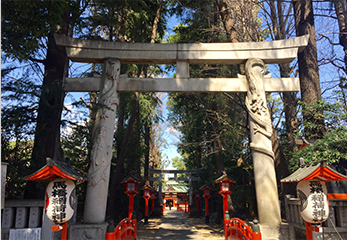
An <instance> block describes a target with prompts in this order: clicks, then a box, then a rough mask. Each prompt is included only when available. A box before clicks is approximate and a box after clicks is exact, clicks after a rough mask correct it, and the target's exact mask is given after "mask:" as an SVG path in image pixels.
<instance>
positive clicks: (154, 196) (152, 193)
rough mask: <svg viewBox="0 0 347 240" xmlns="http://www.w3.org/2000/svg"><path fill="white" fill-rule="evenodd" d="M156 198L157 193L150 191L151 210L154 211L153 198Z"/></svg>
mask: <svg viewBox="0 0 347 240" xmlns="http://www.w3.org/2000/svg"><path fill="white" fill-rule="evenodd" d="M156 198H157V193H156V192H155V191H154V190H153V191H152V192H151V199H152V212H154V199H156Z"/></svg>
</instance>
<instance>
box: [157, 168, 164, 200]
mask: <svg viewBox="0 0 347 240" xmlns="http://www.w3.org/2000/svg"><path fill="white" fill-rule="evenodd" d="M158 190H159V191H158V192H159V204H160V205H161V204H163V197H162V195H161V193H162V191H163V175H162V174H161V173H160V174H159V189H158Z"/></svg>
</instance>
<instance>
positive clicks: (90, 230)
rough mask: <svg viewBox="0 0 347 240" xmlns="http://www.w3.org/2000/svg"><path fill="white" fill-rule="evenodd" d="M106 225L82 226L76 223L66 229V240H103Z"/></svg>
mask: <svg viewBox="0 0 347 240" xmlns="http://www.w3.org/2000/svg"><path fill="white" fill-rule="evenodd" d="M107 226H108V223H106V222H105V223H99V224H97V223H95V224H82V223H77V224H73V225H71V226H69V227H68V239H74V240H84V239H90V240H100V239H105V235H106V230H107Z"/></svg>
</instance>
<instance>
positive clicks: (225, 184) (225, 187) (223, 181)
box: [213, 171, 235, 239]
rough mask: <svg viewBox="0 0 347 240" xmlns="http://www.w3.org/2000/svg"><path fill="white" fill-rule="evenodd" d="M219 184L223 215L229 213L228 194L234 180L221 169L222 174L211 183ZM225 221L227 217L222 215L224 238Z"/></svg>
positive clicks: (225, 231)
mask: <svg viewBox="0 0 347 240" xmlns="http://www.w3.org/2000/svg"><path fill="white" fill-rule="evenodd" d="M217 183H218V184H219V192H218V193H219V194H220V195H222V197H223V215H225V214H227V213H229V207H228V196H229V195H230V194H231V190H230V189H231V183H235V181H234V180H233V179H232V178H231V177H228V175H227V174H226V172H225V171H223V174H222V176H220V177H219V178H217V179H216V180H215V181H214V182H213V184H217ZM227 221H229V219H226V218H225V217H224V234H225V239H227V228H228V227H227Z"/></svg>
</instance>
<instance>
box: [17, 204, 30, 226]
mask: <svg viewBox="0 0 347 240" xmlns="http://www.w3.org/2000/svg"><path fill="white" fill-rule="evenodd" d="M28 212H29V209H28V208H26V207H17V210H16V222H15V227H16V228H26V227H27V226H28V216H29V215H28Z"/></svg>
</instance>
